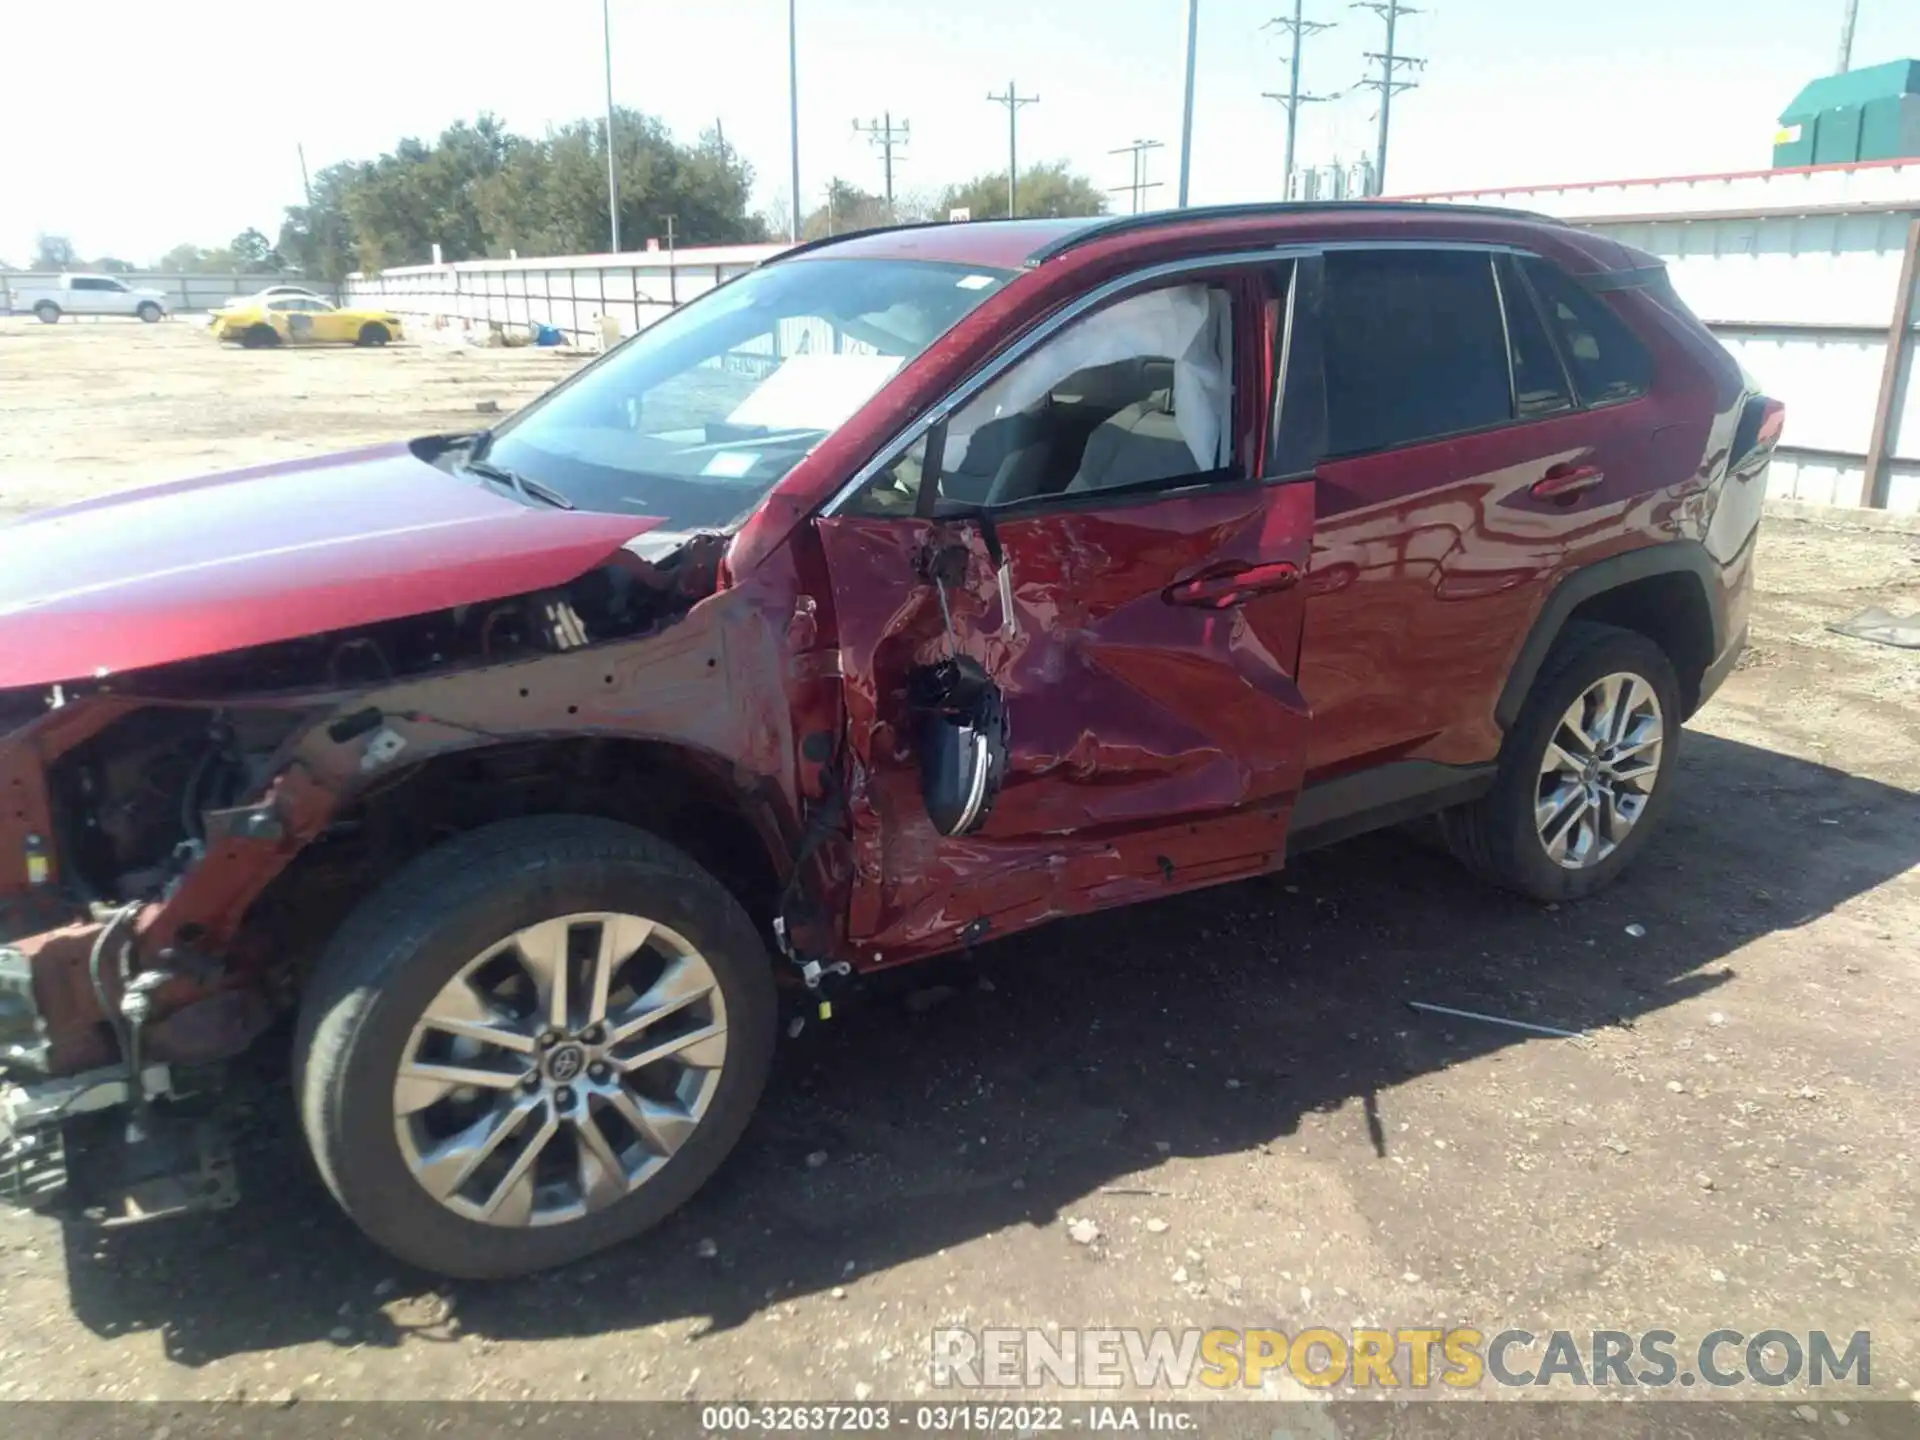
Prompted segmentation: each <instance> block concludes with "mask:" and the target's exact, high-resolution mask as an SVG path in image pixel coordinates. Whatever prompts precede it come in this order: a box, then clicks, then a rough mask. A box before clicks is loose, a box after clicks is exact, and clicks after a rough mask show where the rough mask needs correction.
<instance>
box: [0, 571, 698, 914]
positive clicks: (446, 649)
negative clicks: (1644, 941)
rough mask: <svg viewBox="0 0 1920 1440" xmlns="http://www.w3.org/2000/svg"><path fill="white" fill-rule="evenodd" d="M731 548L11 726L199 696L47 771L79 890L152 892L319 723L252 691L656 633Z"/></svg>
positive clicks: (128, 895)
mask: <svg viewBox="0 0 1920 1440" xmlns="http://www.w3.org/2000/svg"><path fill="white" fill-rule="evenodd" d="M715 538H717V537H715ZM703 551H704V552H705V553H704V556H703V555H702V553H701V552H703ZM718 554H719V549H718V546H717V545H713V544H704V545H703V544H701V543H700V542H699V541H696V542H695V543H694V544H691V545H689V546H687V547H685V549H683V550H681V551H679V552H677V553H676V554H675V555H674V556H673V557H672V560H671V561H670V562H669V563H667V564H663V565H658V566H656V565H654V564H651V563H649V562H647V561H643V560H640V559H639V558H638V557H633V556H629V555H624V554H623V556H622V561H623V562H624V563H618V564H610V565H605V566H602V567H600V568H599V569H596V570H593V571H591V572H589V573H588V574H586V575H583V576H581V577H580V578H579V579H578V580H576V581H574V582H573V583H572V584H570V585H567V586H565V587H563V588H561V589H557V590H548V591H542V592H539V593H537V594H533V595H525V596H518V597H515V598H513V599H509V600H503V601H499V602H494V603H486V604H479V605H463V606H458V607H455V608H453V609H450V610H444V611H439V612H437V613H434V614H430V615H421V616H412V617H408V618H405V619H400V620H391V621H387V622H384V623H382V624H379V625H372V626H367V627H364V628H361V629H358V630H354V631H351V632H343V633H335V634H323V635H314V636H307V637H302V638H301V639H298V640H289V641H284V642H281V643H278V644H273V645H265V646H259V647H256V648H253V649H250V650H243V651H238V652H235V653H232V654H225V655H215V656H210V657H207V658H205V659H199V660H192V661H186V662H182V663H179V664H175V665H171V666H166V667H164V668H162V669H159V670H157V671H153V672H149V673H146V674H131V675H127V676H122V677H119V679H118V680H117V681H115V682H111V683H110V684H109V683H102V684H101V685H100V686H99V687H97V689H96V687H87V688H86V689H85V690H82V691H80V692H79V693H78V694H76V693H75V691H74V690H73V689H72V688H67V689H63V690H61V691H58V692H57V693H55V694H52V695H46V696H32V697H26V696H20V695H18V694H17V693H16V694H15V695H14V696H13V697H12V702H13V703H12V704H11V705H10V706H9V707H8V708H7V709H5V710H0V721H14V720H15V717H16V716H17V717H18V718H19V719H20V720H25V719H28V718H30V717H32V716H33V715H34V714H36V713H39V712H42V711H44V709H46V708H47V707H48V706H53V707H55V708H58V707H61V706H65V705H68V704H71V703H73V701H74V700H75V699H77V698H80V696H81V695H84V694H86V693H88V692H89V691H92V692H94V693H103V692H111V693H118V694H122V695H126V694H138V695H140V696H143V697H150V698H152V699H153V700H155V701H159V702H167V701H174V702H185V701H189V700H192V701H193V702H195V703H191V704H183V703H157V704H154V705H152V706H148V707H145V708H140V709H135V710H132V711H131V712H130V713H128V714H126V715H124V716H122V717H121V718H119V719H117V720H115V721H113V722H112V723H111V724H109V725H108V726H107V727H106V728H104V729H102V730H101V731H99V733H97V734H95V735H94V736H92V737H91V738H90V739H88V740H86V741H84V742H82V743H81V744H80V745H78V746H76V747H75V748H73V749H72V750H70V751H68V752H67V753H65V754H64V755H62V756H60V757H59V759H58V760H57V761H56V762H55V763H54V764H53V765H51V766H50V767H49V768H48V772H47V783H48V788H49V792H50V794H49V799H50V800H51V802H52V806H53V812H54V821H55V835H54V837H53V838H54V841H55V843H56V844H57V845H58V846H59V848H60V850H61V852H62V853H63V854H64V855H65V857H66V860H67V866H66V875H65V878H66V881H67V884H68V887H69V889H70V891H71V894H72V897H73V898H75V899H77V900H80V901H82V902H86V903H93V902H99V901H108V902H125V901H129V900H135V899H140V898H144V897H148V896H151V895H154V894H156V893H158V892H159V891H160V890H161V889H162V888H163V887H164V886H165V885H166V884H167V883H168V881H169V880H170V879H172V878H173V877H174V876H175V875H177V874H178V873H179V872H180V871H181V870H182V869H183V868H184V867H185V866H187V865H189V864H191V863H192V862H193V861H194V860H195V859H196V858H198V856H199V855H200V854H201V853H203V852H204V849H205V844H206V840H207V834H206V823H205V818H204V817H205V815H206V814H207V813H208V812H209V811H219V810H226V809H229V808H231V807H233V806H236V805H239V804H241V803H242V802H243V801H244V800H245V799H246V798H247V797H248V796H251V795H254V794H257V793H258V792H260V791H261V790H262V789H263V788H264V787H265V786H266V784H267V782H268V781H269V780H270V779H271V778H272V777H273V775H274V774H275V773H276V771H277V770H278V769H279V768H280V766H281V765H282V764H283V763H284V761H283V760H282V758H281V754H280V752H281V750H282V747H283V746H284V745H285V744H286V742H287V741H288V740H289V739H290V738H291V737H292V736H293V735H294V734H295V733H296V732H297V731H298V730H299V729H300V728H301V727H302V725H303V724H304V723H305V722H306V720H307V719H308V716H309V707H305V706H292V707H289V706H287V705H284V704H280V705H274V706H271V707H265V708H256V707H254V706H250V705H248V704H247V703H246V700H247V698H248V697H252V696H266V695H273V696H275V697H276V699H280V698H284V697H290V696H295V695H299V694H301V693H303V692H314V691H319V692H322V693H329V692H339V691H356V690H365V689H370V688H373V687H377V686H381V685H386V684H392V683H395V682H398V681H403V680H406V679H409V678H411V677H415V676H424V675H431V674H438V673H442V672H446V671H451V670H458V669H463V668H468V667H472V666H476V665H478V666H486V665H495V664H502V663H506V662H510V661H513V660H517V659H523V658H526V657H528V656H531V655H556V654H564V653H566V652H569V651H573V650H579V649H582V648H585V647H587V646H590V645H595V644H599V643H603V642H606V641H610V640H619V639H630V638H635V637H638V636H642V635H645V634H647V633H649V632H650V631H651V630H653V629H655V628H657V627H658V626H660V625H662V624H665V623H667V622H669V621H670V620H672V619H673V618H674V617H675V616H676V615H678V614H679V613H681V612H682V611H684V610H685V609H686V607H687V606H688V605H690V604H691V603H692V602H693V600H694V599H697V598H699V596H700V595H702V594H706V593H709V592H710V591H711V589H712V588H713V584H714V575H713V569H714V565H715V563H716V562H717V558H718ZM703 561H704V563H703ZM207 695H219V696H222V697H226V699H227V701H228V703H224V704H221V705H219V706H217V707H213V708H208V707H206V705H205V703H204V701H202V700H200V698H199V697H203V696H207ZM9 728H10V727H9ZM0 933H4V932H3V931H0Z"/></svg>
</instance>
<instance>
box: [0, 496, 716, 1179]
mask: <svg viewBox="0 0 1920 1440" xmlns="http://www.w3.org/2000/svg"><path fill="white" fill-rule="evenodd" d="M726 538H727V537H725V536H724V535H719V534H711V535H709V534H702V535H696V536H692V537H678V536H676V537H663V536H659V535H648V536H646V537H643V539H644V549H645V550H646V552H647V553H646V554H645V555H642V554H640V553H637V552H638V551H639V550H640V549H642V548H643V545H642V542H634V544H632V545H630V546H629V547H626V548H623V549H621V550H619V551H617V552H616V553H615V554H614V555H613V556H612V557H611V558H610V559H608V560H607V561H605V562H604V563H602V564H600V565H599V566H597V567H596V568H594V569H592V570H590V571H588V572H586V573H585V574H582V575H581V576H579V577H578V578H576V579H574V580H572V581H570V582H568V583H567V584H565V585H563V586H560V587H557V588H550V589H544V590H540V591H536V592H533V593H530V594H525V595H520V596H513V597H509V598H505V599H500V600H495V601H485V602H480V603H474V604H465V605H458V606H454V607H451V608H448V609H444V610H438V611H434V612H430V613H426V614H421V615H414V616H407V617H402V618H396V619H392V620H385V621H381V622H378V623H375V624H371V625H365V626H360V627H356V628H353V629H351V630H343V631H336V632H329V633H322V634H317V635H312V636H306V637H301V638H298V639H293V640H286V641H280V642H275V643H271V644H266V645H260V646H255V647H251V648H248V649H243V650H237V651H231V652H227V653H221V654H214V655H208V656H203V657H198V658H194V659H190V660H184V661H179V662H175V663H172V664H168V665H162V666H156V667H154V668H152V669H150V670H145V671H129V672H127V673H124V674H120V675H114V676H101V677H99V678H98V679H93V680H85V681H78V682H73V683H68V684H63V685H54V686H50V687H46V688H44V689H31V690H26V689H16V690H11V691H7V692H4V693H0V796H6V797H8V798H10V799H11V800H12V801H14V802H16V803H13V804H10V805H9V806H8V807H7V808H6V809H5V810H4V811H0V1199H12V1200H15V1201H18V1202H21V1203H28V1204H34V1205H36V1206H44V1205H46V1204H49V1203H53V1202H54V1201H55V1200H56V1199H57V1198H58V1197H60V1196H61V1195H62V1194H63V1193H64V1192H65V1191H66V1190H67V1189H68V1181H69V1177H70V1172H71V1174H72V1175H74V1176H78V1174H79V1173H80V1172H78V1171H73V1170H72V1169H71V1167H70V1166H69V1164H68V1160H67V1154H66V1147H65V1142H64V1141H63V1140H62V1135H63V1133H64V1131H65V1130H66V1129H67V1128H70V1127H71V1126H73V1125H75V1124H78V1123H80V1117H82V1116H84V1115H90V1114H92V1113H93V1112H99V1115H98V1118H99V1119H100V1120H101V1121H104V1120H105V1117H106V1114H107V1113H108V1112H110V1111H111V1112H114V1113H124V1114H125V1115H126V1116H127V1117H128V1119H127V1124H126V1136H125V1139H126V1142H127V1143H126V1144H125V1145H115V1146H113V1147H110V1148H111V1149H113V1150H114V1151H115V1153H116V1155H117V1156H118V1159H116V1161H115V1164H116V1165H118V1166H120V1170H119V1171H118V1172H116V1174H115V1175H114V1176H113V1177H111V1180H112V1184H111V1188H112V1189H113V1190H114V1191H115V1192H116V1193H117V1194H119V1195H121V1196H122V1197H123V1198H124V1199H126V1201H127V1206H128V1207H129V1208H130V1209H131V1210H132V1211H135V1212H138V1213H139V1214H141V1215H143V1216H144V1215H150V1214H154V1213H163V1212H167V1211H171V1210H175V1209H180V1208H204V1207H205V1206H207V1205H217V1204H225V1203H230V1202H231V1198H232V1195H233V1188H232V1185H231V1183H230V1170H231V1167H230V1164H229V1162H228V1160H227V1158H226V1157H225V1155H224V1152H223V1150H222V1142H221V1141H220V1140H219V1138H218V1133H217V1127H215V1126H212V1125H210V1122H209V1120H208V1117H207V1114H206V1113H205V1107H204V1106H200V1107H196V1106H194V1105H193V1104H192V1103H191V1102H189V1101H187V1099H186V1097H188V1096H189V1095H191V1094H195V1093H197V1094H199V1095H200V1096H202V1097H205V1096H207V1095H209V1094H213V1093H217V1091H218V1089H219V1086H218V1083H217V1082H212V1083H210V1082H209V1080H208V1076H207V1070H208V1067H210V1066H215V1067H217V1065H218V1064H219V1063H220V1062H223V1061H225V1060H227V1059H230V1058H232V1057H233V1056H235V1055H237V1054H239V1053H240V1051H242V1050H243V1049H245V1048H246V1047H247V1046H248V1045H249V1044H251V1042H252V1041H253V1040H254V1039H256V1038H258V1037H259V1036H260V1035H261V1034H262V1033H263V1032H264V1031H265V1030H266V1029H267V1028H268V1027H269V1026H270V1025H271V1023H272V1021H273V1019H274V1018H275V1017H276V1016H277V1015H279V1014H282V1013H285V1011H286V1010H287V1009H288V1008H289V1006H290V1005H291V1003H292V1000H293V998H294V996H295V994H296V982H295V977H294V976H293V975H292V974H291V973H290V971H291V969H292V967H293V962H294V958H295V957H294V956H293V954H292V952H291V951H290V949H289V948H288V946H287V944H286V943H285V941H286V936H287V935H288V933H289V932H292V931H297V930H301V929H304V930H306V931H309V932H312V933H316V934H317V933H325V932H327V931H328V929H329V927H328V926H327V925H326V924H325V923H324V922H325V920H326V919H328V918H329V917H331V918H332V919H336V920H337V918H338V913H339V912H338V911H337V910H332V911H328V910H325V907H326V906H327V905H328V904H331V903H333V900H334V896H335V894H336V893H337V892H328V891H327V890H326V888H325V885H323V884H317V883H316V884H314V885H310V886H302V887H299V888H300V889H301V890H302V894H301V895H300V896H299V897H297V899H298V900H299V901H301V902H304V903H303V904H296V903H295V901H294V900H290V899H287V898H282V899H281V900H278V901H275V902H272V903H270V904H269V905H267V907H266V908H267V910H268V911H269V912H270V913H269V914H268V915H267V916H266V917H265V919H264V920H263V917H262V915H261V913H260V911H261V908H262V907H261V904H260V897H261V896H262V895H263V894H264V893H266V891H267V890H268V888H269V887H270V885H271V884H272V882H273V880H274V878H275V877H276V876H277V875H279V874H280V873H281V872H282V871H284V870H287V869H288V868H289V867H290V866H291V865H292V863H293V861H294V860H295V858H296V857H298V858H299V859H300V860H301V861H302V863H303V864H304V865H306V866H307V867H308V870H307V872H306V873H308V874H310V875H315V874H318V872H321V871H326V870H334V871H338V870H342V869H344V868H346V867H348V866H352V865H358V866H359V867H361V869H362V870H363V871H365V870H366V869H368V868H369V866H375V867H377V866H378V865H379V864H380V863H382V862H383V861H390V860H391V859H392V857H391V856H390V855H386V854H382V853H380V851H379V850H378V847H377V846H368V845H365V844H356V843H355V842H356V841H358V840H361V839H363V838H364V837H361V836H359V835H358V833H357V832H358V831H359V830H361V829H363V828H364V826H363V825H362V822H359V821H351V820H349V821H343V820H342V819H341V818H340V812H341V811H342V810H343V809H344V808H345V807H347V806H348V805H349V804H351V803H355V802H359V801H363V800H364V799H365V797H366V796H367V795H368V794H369V793H378V792H379V791H381V789H382V788H383V787H385V788H392V787H393V786H395V785H396V784H397V783H398V782H401V781H407V780H410V779H411V778H412V777H413V776H414V775H415V774H417V773H418V772H419V771H420V770H423V769H425V768H428V767H427V764H426V763H425V762H430V761H431V760H432V759H433V758H434V757H436V756H449V755H458V754H459V753H460V752H461V751H462V750H463V749H486V750H487V751H488V753H489V755H497V756H498V757H499V758H497V759H495V760H494V761H493V762H492V763H493V769H494V772H495V778H496V779H497V778H498V775H499V772H501V771H504V770H507V769H511V768H514V767H518V769H519V770H520V771H523V772H530V771H533V770H535V769H537V768H538V766H539V765H540V764H541V756H542V754H543V753H544V752H542V751H540V749H539V748H538V747H539V744H540V741H541V737H554V736H559V737H569V738H574V739H578V738H579V732H582V731H584V730H588V729H590V728H591V725H590V721H591V716H590V715H589V716H586V717H582V716H581V712H582V711H583V710H588V711H595V712H597V713H598V714H599V716H600V720H599V723H601V724H603V725H604V724H606V723H607V720H608V717H609V715H610V714H611V713H612V712H611V711H609V710H608V708H607V707H609V706H614V705H616V704H617V705H621V706H633V707H636V708H638V704H639V702H638V701H637V700H636V699H635V697H634V696H632V695H629V694H622V693H620V691H619V686H618V684H617V683H616V682H617V680H619V679H620V678H621V677H623V676H627V675H632V674H634V673H637V665H638V661H637V660H632V659H628V658H626V657H627V654H628V652H627V650H626V649H625V648H622V647H624V646H627V645H631V644H633V643H634V642H640V643H642V644H644V645H645V646H646V653H647V657H648V664H649V666H650V667H658V668H664V669H665V670H667V671H668V672H670V671H671V669H672V667H673V664H674V663H675V660H676V658H679V660H680V663H682V664H684V665H685V666H687V667H689V669H690V670H691V672H692V676H693V678H694V679H696V680H697V681H698V682H700V684H701V685H702V686H704V687H706V688H711V689H714V690H721V689H723V688H724V686H725V684H726V683H727V677H726V676H725V675H724V674H722V673H721V672H720V671H719V669H718V667H717V665H716V664H715V662H714V660H713V658H712V657H713V652H714V650H715V648H716V646H715V643H714V640H713V638H712V637H711V636H708V637H704V638H703V637H701V636H699V635H694V636H692V637H690V640H689V642H688V644H687V645H686V646H684V647H679V648H675V647H669V650H668V652H667V654H666V659H665V660H664V662H663V661H662V660H661V659H660V658H659V655H660V652H659V651H658V650H657V648H656V647H655V646H654V645H652V644H651V643H649V642H650V639H651V637H653V636H655V635H656V634H658V633H659V632H661V631H663V630H666V629H668V628H669V627H672V626H674V625H676V624H677V623H678V622H681V621H683V620H684V619H685V617H686V616H687V613H688V612H689V610H691V609H692V607H693V606H694V605H695V604H696V603H697V602H698V601H700V600H701V599H703V598H706V597H708V596H711V595H713V594H714V592H715V591H716V590H717V589H719V588H720V583H719V574H718V572H719V562H720V557H721V555H722V553H723V552H724V548H725V544H726ZM687 628H689V629H694V628H697V627H687ZM683 650H684V652H685V653H684V655H682V654H681V651H683ZM636 654H637V652H636ZM603 657H604V658H603ZM403 702H404V703H403ZM583 702H586V703H583ZM698 709H699V711H700V712H703V713H705V714H707V715H712V716H718V717H720V719H719V723H720V724H722V725H723V726H724V724H725V723H726V719H727V717H728V714H729V709H728V707H727V705H726V704H725V703H724V702H720V701H717V700H712V699H709V698H708V697H706V696H705V695H702V696H701V697H700V699H699V705H698ZM616 718H617V717H616ZM661 728H671V727H670V726H668V725H666V724H664V723H662V725H661ZM514 778H515V779H516V780H519V781H525V780H526V776H525V775H524V774H523V775H516V776H515V777H514ZM572 783H575V784H577V785H585V784H591V783H594V777H590V776H586V775H585V774H584V773H583V774H582V775H581V776H578V777H574V779H573V782H572ZM522 788H523V789H526V788H527V787H526V784H523V785H522ZM408 803H412V797H408ZM475 803H476V806H477V808H479V809H481V810H482V811H483V812H484V809H485V807H486V806H487V805H488V804H494V803H497V797H496V798H494V799H489V798H487V797H483V796H478V795H476V796H475ZM336 834H338V835H340V836H343V837H346V838H345V839H344V840H336V839H335V838H334V837H335V836H336ZM307 891H311V892H312V893H310V894H309V893H305V892H307ZM316 895H317V896H320V897H321V898H319V899H315V898H314V897H315V896H316ZM350 898H351V897H348V900H349V903H350ZM316 906H317V907H320V909H318V910H316V909H315V908H313V907H316ZM243 940H244V941H245V943H242V941H243ZM183 1104H184V1106H185V1108H181V1107H182V1105H183ZM169 1117H172V1118H171V1119H170V1118H169ZM110 1128H111V1127H110ZM109 1208H110V1209H112V1208H114V1207H112V1206H110V1207H109Z"/></svg>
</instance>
